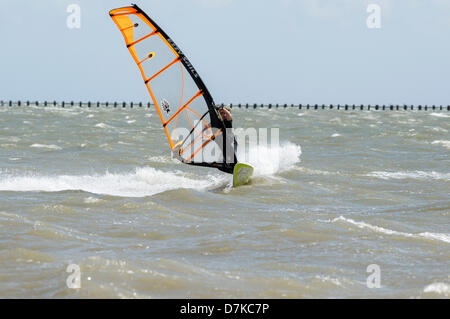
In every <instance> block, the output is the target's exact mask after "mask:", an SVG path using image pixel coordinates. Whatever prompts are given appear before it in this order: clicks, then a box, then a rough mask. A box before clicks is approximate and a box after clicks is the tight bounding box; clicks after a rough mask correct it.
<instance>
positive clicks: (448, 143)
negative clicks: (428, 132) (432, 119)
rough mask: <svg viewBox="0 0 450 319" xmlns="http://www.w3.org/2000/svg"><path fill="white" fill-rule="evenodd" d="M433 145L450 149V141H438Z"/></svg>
mask: <svg viewBox="0 0 450 319" xmlns="http://www.w3.org/2000/svg"><path fill="white" fill-rule="evenodd" d="M431 144H438V145H442V146H444V147H445V148H448V149H450V141H445V140H438V141H433V142H431Z"/></svg>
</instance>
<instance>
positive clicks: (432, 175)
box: [365, 171, 450, 181]
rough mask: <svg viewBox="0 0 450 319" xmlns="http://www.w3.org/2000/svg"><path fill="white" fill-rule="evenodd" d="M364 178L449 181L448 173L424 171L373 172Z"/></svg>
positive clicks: (449, 175)
mask: <svg viewBox="0 0 450 319" xmlns="http://www.w3.org/2000/svg"><path fill="white" fill-rule="evenodd" d="M365 176H370V177H376V178H381V179H420V180H425V179H437V180H446V181H448V180H450V173H439V172H424V171H412V172H381V171H375V172H370V173H368V174H366V175H365Z"/></svg>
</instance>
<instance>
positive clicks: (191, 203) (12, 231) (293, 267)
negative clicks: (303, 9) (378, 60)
mask: <svg viewBox="0 0 450 319" xmlns="http://www.w3.org/2000/svg"><path fill="white" fill-rule="evenodd" d="M232 114H233V118H234V121H233V122H234V127H235V128H236V130H235V131H236V134H239V132H241V133H242V132H243V131H244V130H245V129H247V128H255V129H256V130H258V129H259V128H267V129H268V132H270V129H271V128H278V129H279V143H278V144H277V145H268V146H267V145H259V146H258V145H253V146H250V148H249V149H248V152H250V153H251V152H253V153H257V154H258V156H257V157H256V158H255V157H254V158H253V161H252V162H251V164H253V165H254V166H255V176H254V178H253V179H252V181H251V183H250V184H249V185H246V186H242V187H239V188H232V187H231V175H227V174H224V173H222V172H220V171H218V170H215V169H209V168H199V167H191V166H187V165H184V164H180V163H178V162H177V161H176V160H174V159H173V158H172V157H171V154H170V150H169V148H168V144H167V141H166V139H165V135H164V133H163V130H162V128H161V123H160V121H159V118H158V116H157V114H156V112H154V110H153V109H152V108H150V109H147V108H135V109H122V108H120V109H114V108H111V107H109V108H107V107H105V106H103V107H100V108H79V107H70V108H67V107H66V108H62V107H61V106H56V107H32V106H21V107H1V108H0V297H2V298H17V297H19V298H22V297H33V298H38V297H39V298H54V297H58V298H184V297H190V298H222V297H223V298H252V297H255V298H313V297H319V298H372V297H373V298H429V297H432V298H435V297H438V298H449V297H450V272H449V269H450V195H449V193H450V169H449V168H450V156H449V155H450V133H449V130H450V118H449V117H450V115H449V114H448V113H447V112H435V113H433V112H431V111H428V112H425V111H343V110H339V111H338V110H331V111H330V110H329V111H323V110H319V111H313V110H308V111H306V110H299V109H297V108H286V109H284V108H283V109H267V108H266V109H255V110H254V109H248V110H247V109H234V108H233V110H232ZM69 265H75V267H78V268H77V269H79V276H80V277H79V279H80V281H79V284H80V285H79V288H76V287H75V289H74V287H73V286H72V287H71V285H70V284H68V278H69V276H71V275H74V273H72V272H67V270H68V266H69ZM70 269H73V268H70V267H69V270H70ZM374 269H375V270H376V271H375V270H374ZM374 276H377V278H376V280H373V279H374Z"/></svg>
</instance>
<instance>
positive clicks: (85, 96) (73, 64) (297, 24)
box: [0, 0, 450, 105]
mask: <svg viewBox="0 0 450 319" xmlns="http://www.w3.org/2000/svg"><path fill="white" fill-rule="evenodd" d="M135 3H136V4H138V5H139V6H140V7H141V8H142V9H143V10H144V11H145V12H146V13H147V14H148V15H149V16H150V17H152V18H153V19H154V20H155V21H156V22H157V23H158V24H159V25H160V26H161V27H162V28H163V29H164V30H165V31H166V33H168V34H169V36H170V37H171V38H172V39H173V40H174V41H175V43H176V44H177V45H178V47H180V48H181V49H182V50H183V52H184V53H185V54H186V56H187V57H188V58H189V60H190V61H191V63H192V64H193V65H194V67H195V68H196V70H197V72H198V73H199V74H200V76H201V77H202V79H203V81H204V82H205V84H206V86H207V87H208V89H209V91H210V92H211V94H212V95H213V97H214V99H215V101H216V103H281V104H284V103H288V104H291V103H294V104H299V103H303V104H307V103H310V104H373V105H375V104H380V105H381V104H414V105H420V104H422V105H424V104H428V105H433V104H436V105H440V104H442V105H448V104H450V89H449V75H450V59H449V56H450V41H449V35H450V1H448V0H368V1H366V0H278V1H268V0H140V1H139V0H135ZM71 4H77V5H79V7H80V10H81V11H80V18H81V20H80V28H69V27H68V26H67V18H68V16H69V15H70V14H71V13H68V12H67V8H68V6H69V5H71ZM129 4H130V2H126V1H116V0H79V1H75V0H69V1H66V0H45V1H35V0H15V1H8V2H6V3H4V4H3V5H2V10H1V11H0V35H1V38H2V45H1V47H0V70H1V77H0V100H31V101H34V100H40V101H44V100H49V101H53V100H57V101H71V100H74V101H93V102H94V101H111V102H113V101H118V102H120V101H127V102H129V101H136V102H139V101H142V102H149V101H150V97H149V96H148V92H147V90H146V88H145V85H144V83H143V81H142V78H141V76H140V73H139V70H138V68H137V67H136V65H135V64H134V62H133V61H132V58H131V56H130V54H129V52H128V50H127V49H126V47H125V45H124V40H123V37H122V35H121V34H120V32H119V30H118V29H117V27H116V25H115V24H114V23H113V21H112V20H111V18H110V17H109V15H108V11H109V10H111V9H113V8H117V7H122V6H127V5H129ZM369 4H376V5H379V6H380V8H381V12H380V20H379V21H380V28H368V26H367V19H368V17H369V16H370V15H371V13H368V12H367V7H368V5H369Z"/></svg>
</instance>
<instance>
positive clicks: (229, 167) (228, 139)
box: [219, 120, 237, 174]
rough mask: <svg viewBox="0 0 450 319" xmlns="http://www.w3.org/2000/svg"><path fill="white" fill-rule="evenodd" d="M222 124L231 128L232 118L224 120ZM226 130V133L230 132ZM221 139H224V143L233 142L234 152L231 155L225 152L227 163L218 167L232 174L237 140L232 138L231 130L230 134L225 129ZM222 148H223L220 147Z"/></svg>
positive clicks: (235, 160) (235, 159)
mask: <svg viewBox="0 0 450 319" xmlns="http://www.w3.org/2000/svg"><path fill="white" fill-rule="evenodd" d="M223 124H225V128H228V129H231V128H233V120H231V121H227V120H224V121H223ZM227 131H228V133H230V132H231V130H227ZM223 139H224V140H225V143H226V145H229V144H232V143H233V146H234V152H233V155H231V154H226V157H227V158H228V159H229V160H228V161H226V162H227V163H224V164H223V166H221V167H219V170H221V171H222V172H225V173H229V174H233V170H234V166H235V165H236V163H237V158H236V151H237V142H236V139H235V138H234V134H233V133H232V132H231V134H227V132H226V131H225V133H224V138H223ZM222 149H224V148H223V147H222ZM230 156H232V157H230Z"/></svg>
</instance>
